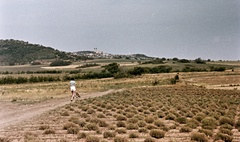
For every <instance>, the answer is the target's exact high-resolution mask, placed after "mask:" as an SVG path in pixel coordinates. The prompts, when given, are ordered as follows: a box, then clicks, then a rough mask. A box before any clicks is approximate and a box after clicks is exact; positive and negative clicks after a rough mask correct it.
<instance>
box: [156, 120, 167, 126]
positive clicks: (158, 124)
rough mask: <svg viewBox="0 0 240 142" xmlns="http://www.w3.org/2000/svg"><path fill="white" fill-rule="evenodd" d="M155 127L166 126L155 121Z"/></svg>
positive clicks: (159, 121)
mask: <svg viewBox="0 0 240 142" xmlns="http://www.w3.org/2000/svg"><path fill="white" fill-rule="evenodd" d="M154 125H156V126H157V127H161V126H165V125H164V123H163V122H162V121H161V120H156V121H154Z"/></svg>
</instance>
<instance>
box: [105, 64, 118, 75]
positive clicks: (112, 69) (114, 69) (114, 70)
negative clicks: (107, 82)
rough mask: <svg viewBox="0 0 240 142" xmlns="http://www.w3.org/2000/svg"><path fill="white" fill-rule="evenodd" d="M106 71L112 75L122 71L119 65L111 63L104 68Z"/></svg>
mask: <svg viewBox="0 0 240 142" xmlns="http://www.w3.org/2000/svg"><path fill="white" fill-rule="evenodd" d="M104 68H105V70H106V71H108V72H110V73H111V74H115V73H117V72H119V71H120V69H119V64H117V63H111V64H108V65H106V66H104Z"/></svg>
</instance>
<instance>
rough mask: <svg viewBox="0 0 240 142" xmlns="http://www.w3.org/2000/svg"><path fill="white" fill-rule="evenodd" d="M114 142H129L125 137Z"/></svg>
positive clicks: (115, 139)
mask: <svg viewBox="0 0 240 142" xmlns="http://www.w3.org/2000/svg"><path fill="white" fill-rule="evenodd" d="M114 142H128V139H127V138H124V137H119V136H118V137H115V138H114Z"/></svg>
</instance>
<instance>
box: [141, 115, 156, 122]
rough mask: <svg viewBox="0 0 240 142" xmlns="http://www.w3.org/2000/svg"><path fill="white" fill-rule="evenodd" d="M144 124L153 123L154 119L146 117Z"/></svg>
mask: <svg viewBox="0 0 240 142" xmlns="http://www.w3.org/2000/svg"><path fill="white" fill-rule="evenodd" d="M144 120H145V122H147V123H153V122H154V120H155V119H154V117H152V116H148V117H146V118H145V119H144Z"/></svg>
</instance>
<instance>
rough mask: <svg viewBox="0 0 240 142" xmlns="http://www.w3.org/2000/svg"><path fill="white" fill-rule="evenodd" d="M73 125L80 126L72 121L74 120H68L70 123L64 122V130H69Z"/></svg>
mask: <svg viewBox="0 0 240 142" xmlns="http://www.w3.org/2000/svg"><path fill="white" fill-rule="evenodd" d="M71 127H78V125H76V124H75V123H72V122H68V123H66V124H64V126H63V130H67V129H69V128H71Z"/></svg>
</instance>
